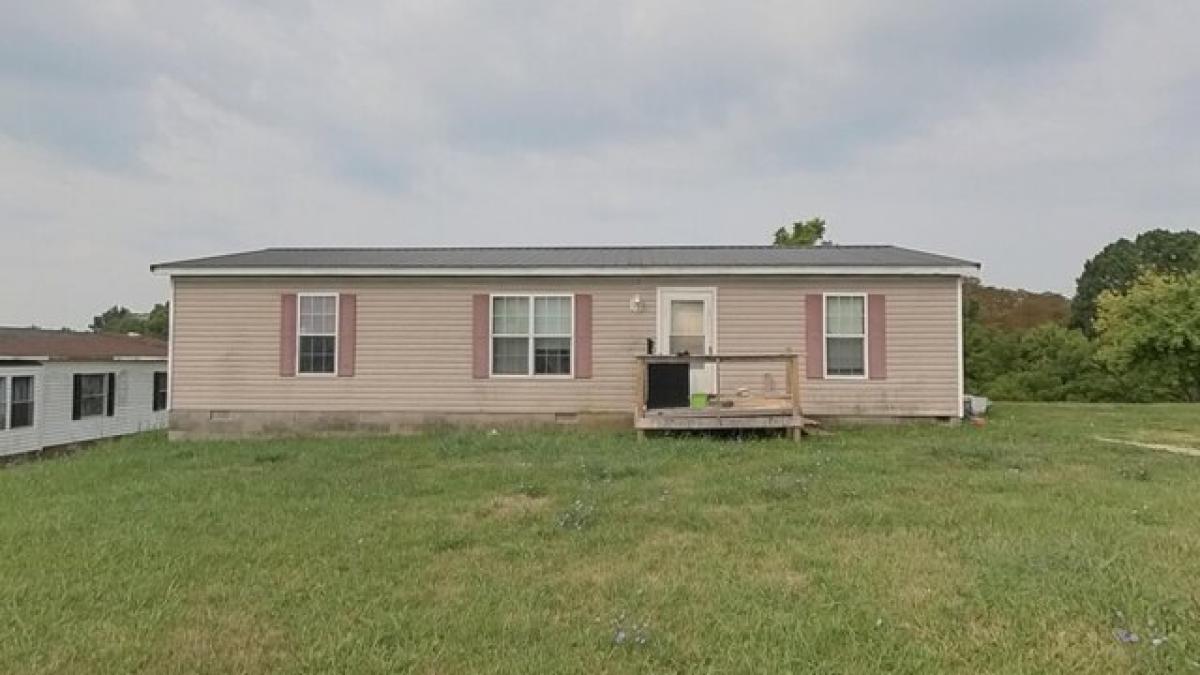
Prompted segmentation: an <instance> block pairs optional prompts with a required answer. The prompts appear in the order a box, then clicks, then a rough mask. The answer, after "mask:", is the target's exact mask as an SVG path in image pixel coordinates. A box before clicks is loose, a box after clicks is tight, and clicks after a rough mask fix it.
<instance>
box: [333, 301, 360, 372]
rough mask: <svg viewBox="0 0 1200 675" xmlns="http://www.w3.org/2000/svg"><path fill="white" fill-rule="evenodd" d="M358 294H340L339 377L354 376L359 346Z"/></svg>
mask: <svg viewBox="0 0 1200 675" xmlns="http://www.w3.org/2000/svg"><path fill="white" fill-rule="evenodd" d="M357 343H358V296H357V295H355V294H353V293H342V294H341V295H339V296H338V346H337V350H338V368H337V371H338V377H353V376H354V356H355V350H356V349H357V346H358V344H357Z"/></svg>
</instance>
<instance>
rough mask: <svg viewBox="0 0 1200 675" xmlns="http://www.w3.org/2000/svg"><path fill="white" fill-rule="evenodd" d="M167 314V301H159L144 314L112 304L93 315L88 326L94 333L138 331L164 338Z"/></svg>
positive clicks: (167, 322)
mask: <svg viewBox="0 0 1200 675" xmlns="http://www.w3.org/2000/svg"><path fill="white" fill-rule="evenodd" d="M169 315H170V305H169V303H159V304H157V305H155V306H154V308H153V309H151V310H150V311H149V312H146V313H144V314H142V313H138V312H134V311H131V310H130V309H129V308H128V307H122V306H119V305H113V306H112V307H109V308H108V309H106V310H104V313H102V314H99V315H97V316H95V317H93V318H92V323H91V325H89V326H88V328H90V329H91V330H92V331H93V332H96V333H138V334H141V335H148V336H151V337H157V338H162V339H164V340H165V339H166V338H167V332H168V330H169V324H170V320H169Z"/></svg>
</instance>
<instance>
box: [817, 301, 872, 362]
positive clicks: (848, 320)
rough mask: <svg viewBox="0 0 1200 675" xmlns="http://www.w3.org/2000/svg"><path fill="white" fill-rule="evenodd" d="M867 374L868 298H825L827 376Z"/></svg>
mask: <svg viewBox="0 0 1200 675" xmlns="http://www.w3.org/2000/svg"><path fill="white" fill-rule="evenodd" d="M866 374H867V298H866V296H865V295H827V296H825V376H826V377H849V378H857V377H865V376H866Z"/></svg>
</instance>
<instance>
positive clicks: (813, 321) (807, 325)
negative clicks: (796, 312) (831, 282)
mask: <svg viewBox="0 0 1200 675" xmlns="http://www.w3.org/2000/svg"><path fill="white" fill-rule="evenodd" d="M804 333H805V336H804V337H805V340H804V374H805V376H806V377H807V378H808V379H810V380H820V379H824V377H825V296H823V295H821V294H819V293H811V294H809V295H807V296H805V298H804Z"/></svg>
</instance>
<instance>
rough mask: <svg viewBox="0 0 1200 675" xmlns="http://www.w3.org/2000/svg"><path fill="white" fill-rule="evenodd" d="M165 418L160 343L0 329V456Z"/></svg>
mask: <svg viewBox="0 0 1200 675" xmlns="http://www.w3.org/2000/svg"><path fill="white" fill-rule="evenodd" d="M166 422H167V346H166V343H165V342H162V341H161V340H154V339H150V338H145V337H140V336H126V335H106V334H96V333H76V332H70V331H48V330H39V329H31V328H0V456H9V455H18V454H23V453H28V452H35V451H38V450H42V449H45V448H53V447H56V446H63V445H70V444H73V443H80V442H84V441H92V440H96V439H99V438H107V437H110V436H121V435H124V434H131V433H136V432H139V431H146V430H150V429H160V428H162V427H164V426H166Z"/></svg>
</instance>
